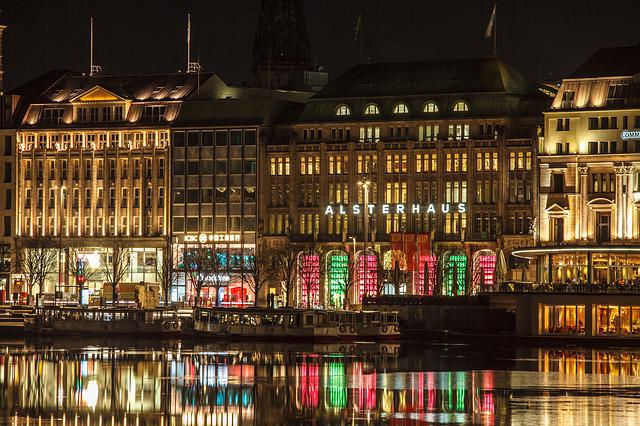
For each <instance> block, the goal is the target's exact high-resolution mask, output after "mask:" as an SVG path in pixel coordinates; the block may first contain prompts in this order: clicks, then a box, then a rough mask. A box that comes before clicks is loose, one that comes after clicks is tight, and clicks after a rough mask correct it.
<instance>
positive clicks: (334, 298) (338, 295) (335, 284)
mask: <svg viewBox="0 0 640 426" xmlns="http://www.w3.org/2000/svg"><path fill="white" fill-rule="evenodd" d="M327 258H328V262H327V265H328V268H327V269H328V271H327V276H328V278H329V286H328V287H329V303H330V304H332V305H333V306H334V307H342V301H343V300H344V296H345V294H344V293H345V289H346V288H347V287H348V282H349V257H348V256H347V254H346V253H345V252H343V251H332V252H331V253H329V254H328V255H327Z"/></svg>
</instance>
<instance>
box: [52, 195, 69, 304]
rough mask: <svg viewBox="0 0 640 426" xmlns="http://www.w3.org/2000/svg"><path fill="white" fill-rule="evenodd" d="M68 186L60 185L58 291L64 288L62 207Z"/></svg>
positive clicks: (56, 299) (56, 298) (56, 295)
mask: <svg viewBox="0 0 640 426" xmlns="http://www.w3.org/2000/svg"><path fill="white" fill-rule="evenodd" d="M66 189H67V188H66V187H65V186H64V185H62V186H60V209H59V210H58V216H59V219H60V224H59V226H58V240H59V244H58V291H60V289H61V288H62V215H63V212H62V209H63V206H64V203H63V200H64V191H65V190H66ZM54 300H55V302H56V305H57V303H58V294H57V292H56V294H55V298H54Z"/></svg>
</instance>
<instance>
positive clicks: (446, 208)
mask: <svg viewBox="0 0 640 426" xmlns="http://www.w3.org/2000/svg"><path fill="white" fill-rule="evenodd" d="M450 208H451V206H450V205H449V203H444V204H443V205H442V213H449V209H450Z"/></svg>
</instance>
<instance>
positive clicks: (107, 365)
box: [0, 348, 509, 426]
mask: <svg viewBox="0 0 640 426" xmlns="http://www.w3.org/2000/svg"><path fill="white" fill-rule="evenodd" d="M387 352H390V353H392V354H393V353H394V351H393V350H392V351H386V350H385V355H382V354H378V353H373V354H368V355H346V354H342V353H340V352H336V353H315V352H295V353H267V352H260V351H257V350H256V351H248V352H244V351H235V352H234V351H229V352H207V353H204V354H196V353H195V352H186V351H185V352H183V351H181V350H180V349H179V348H178V350H168V351H163V352H153V351H121V350H89V349H87V350H79V351H75V352H74V351H70V352H67V351H61V350H54V349H48V350H31V349H27V348H21V349H20V350H15V349H13V350H8V349H7V350H4V351H2V354H0V419H1V418H4V419H5V421H7V422H9V423H10V424H20V425H24V424H38V425H40V424H55V425H67V424H69V425H71V424H73V425H87V426H88V425H91V424H93V425H105V426H106V425H111V424H114V425H115V424H125V423H126V424H129V425H147V424H166V425H242V424H265V423H266V424H283V423H290V422H294V423H300V422H305V421H307V420H315V421H316V422H321V423H345V422H356V423H358V422H360V421H374V422H375V421H379V420H383V421H388V422H390V423H395V424H408V423H407V422H410V423H412V422H415V421H434V420H437V419H440V420H442V419H444V420H446V419H458V420H462V421H469V422H474V423H487V424H490V423H493V422H494V420H495V419H494V416H495V415H496V413H498V411H499V409H500V407H502V406H503V407H504V409H505V410H506V406H507V402H508V399H509V395H508V393H507V392H506V391H503V390H498V389H496V388H494V385H493V380H494V379H493V373H491V372H483V371H478V372H475V371H472V372H455V373H451V372H406V371H401V369H399V368H397V358H398V355H397V354H396V355H386V353H387ZM395 352H396V353H397V351H395ZM29 422H30V423H29Z"/></svg>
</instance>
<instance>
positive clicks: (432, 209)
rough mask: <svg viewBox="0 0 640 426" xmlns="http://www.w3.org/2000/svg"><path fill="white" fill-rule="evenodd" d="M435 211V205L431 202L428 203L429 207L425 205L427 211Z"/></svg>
mask: <svg viewBox="0 0 640 426" xmlns="http://www.w3.org/2000/svg"><path fill="white" fill-rule="evenodd" d="M435 212H436V206H434V205H433V204H429V207H427V213H435Z"/></svg>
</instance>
